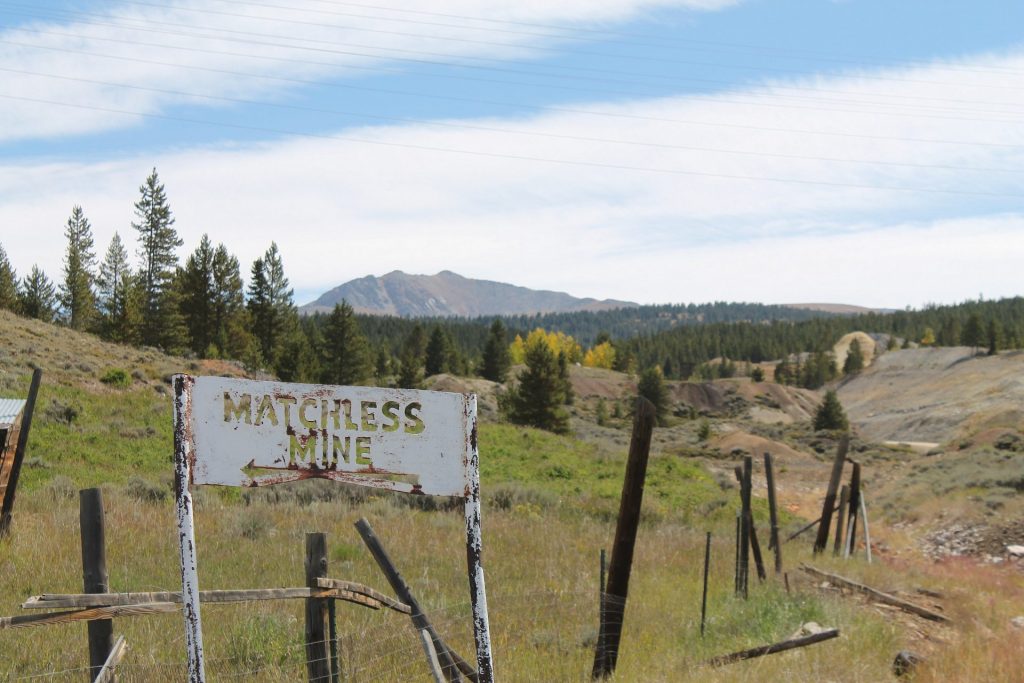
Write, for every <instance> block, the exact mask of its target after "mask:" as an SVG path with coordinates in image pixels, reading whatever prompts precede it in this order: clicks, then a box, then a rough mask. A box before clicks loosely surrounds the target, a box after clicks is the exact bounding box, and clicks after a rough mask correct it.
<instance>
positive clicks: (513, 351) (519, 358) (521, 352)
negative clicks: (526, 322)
mask: <svg viewBox="0 0 1024 683" xmlns="http://www.w3.org/2000/svg"><path fill="white" fill-rule="evenodd" d="M508 355H509V359H510V360H511V361H512V365H520V364H522V363H525V362H526V344H524V343H523V338H522V337H520V336H519V335H518V334H517V335H516V338H515V339H513V340H512V343H511V344H509V345H508Z"/></svg>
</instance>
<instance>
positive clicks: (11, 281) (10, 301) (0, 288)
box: [0, 244, 18, 312]
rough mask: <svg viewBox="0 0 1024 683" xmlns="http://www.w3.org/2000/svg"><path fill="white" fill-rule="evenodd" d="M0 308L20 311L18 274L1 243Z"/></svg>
mask: <svg viewBox="0 0 1024 683" xmlns="http://www.w3.org/2000/svg"><path fill="white" fill-rule="evenodd" d="M0 310H7V311H14V312H17V311H18V274H17V273H16V272H15V271H14V268H12V267H11V262H10V261H8V260H7V252H6V251H4V247H3V245H2V244H0Z"/></svg>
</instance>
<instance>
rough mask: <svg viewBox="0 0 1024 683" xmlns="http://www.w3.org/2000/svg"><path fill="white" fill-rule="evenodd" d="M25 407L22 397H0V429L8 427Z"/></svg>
mask: <svg viewBox="0 0 1024 683" xmlns="http://www.w3.org/2000/svg"><path fill="white" fill-rule="evenodd" d="M24 407H25V399H23V398H0V429H6V428H7V427H10V426H11V425H12V424H14V422H15V421H16V420H17V419H18V415H20V414H21V411H22V409H23V408H24Z"/></svg>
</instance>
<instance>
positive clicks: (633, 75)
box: [0, 2, 1024, 115]
mask: <svg viewBox="0 0 1024 683" xmlns="http://www.w3.org/2000/svg"><path fill="white" fill-rule="evenodd" d="M0 6H11V3H2V2H0ZM15 6H19V7H23V6H22V5H15ZM14 14H19V15H25V16H31V17H38V18H46V19H63V18H65V17H67V16H87V17H100V18H111V17H110V15H108V14H101V13H97V12H67V11H62V12H61V15H60V16H54V14H53V11H49V13H48V14H40V13H39V12H38V11H36V12H24V11H23V12H14ZM117 19H118V20H119V21H132V22H135V23H142V24H144V25H152V26H170V27H176V28H185V29H189V30H192V31H194V30H196V29H201V30H204V31H213V32H214V34H215V35H213V36H210V35H204V34H198V33H188V34H182V33H178V32H168V31H158V30H155V29H148V28H145V27H138V26H131V25H125V24H121V23H113V22H110V21H107V22H98V21H80V22H79V23H81V24H85V25H91V26H110V27H114V28H128V29H130V30H139V31H146V32H156V33H161V34H165V35H185V36H187V37H201V38H214V39H220V37H219V36H217V35H216V34H217V33H230V34H234V35H242V36H252V37H259V38H274V39H279V40H295V41H301V42H302V43H313V44H321V45H337V41H328V40H320V39H312V38H306V37H302V36H286V35H280V34H268V33H258V32H253V31H241V30H236V29H226V28H222V27H209V26H195V25H192V24H182V23H177V22H167V21H154V20H146V19H134V18H123V17H117ZM9 28H12V29H14V30H16V27H9ZM353 30H357V31H358V30H360V29H359V28H358V27H353ZM37 31H39V32H42V29H37ZM424 37H429V36H424ZM434 38H435V39H437V38H438V37H437V36H434ZM243 42H245V44H249V42H250V41H243ZM288 47H289V48H292V49H298V48H299V47H301V46H295V45H289V46H288ZM360 47H367V48H368V49H373V50H381V51H399V52H403V53H407V54H420V55H427V56H441V57H448V58H454V59H459V60H460V61H459V62H457V63H453V62H436V61H432V62H431V63H432V64H436V65H440V66H451V67H456V68H467V65H466V64H463V63H462V62H461V60H467V59H468V60H474V61H478V62H496V63H504V62H503V61H502V60H498V59H493V58H487V57H479V56H474V55H465V56H456V55H451V54H446V53H434V52H423V51H414V50H399V49H397V48H388V47H378V46H360ZM374 56H376V57H378V58H379V57H380V56H379V55H374ZM541 66H543V67H544V68H555V69H562V70H569V71H584V72H588V73H598V74H611V75H614V76H624V77H628V80H623V79H619V78H615V79H609V78H604V79H597V78H592V77H581V76H577V75H575V74H573V75H571V76H569V75H564V74H552V73H546V72H542V71H541V72H538V71H528V70H523V69H515V70H509V69H497V68H494V69H492V68H490V67H485V66H478V67H476V68H481V69H487V70H505V71H512V72H513V73H518V74H527V75H531V76H540V77H544V78H574V79H577V80H579V79H581V78H582V79H584V80H591V81H598V82H603V83H620V84H626V85H630V86H633V87H636V86H637V85H638V84H637V82H636V79H637V78H654V79H659V80H664V81H666V82H672V83H681V84H682V83H687V84H692V83H708V84H715V85H726V86H733V87H735V86H736V85H737V84H736V83H734V82H730V81H724V80H716V79H708V78H691V77H679V76H669V75H664V74H649V73H641V72H635V71H622V70H615V69H601V68H595V67H580V66H572V65H552V64H544V65H541ZM350 68H357V69H360V70H370V71H385V72H398V73H406V72H405V71H399V70H396V69H386V68H384V67H365V66H352V67H350ZM431 75H432V76H434V77H442V78H466V79H468V78H469V77H465V76H457V75H456V76H453V75H449V74H431ZM488 82H493V81H490V80H488ZM497 82H499V83H505V84H511V85H526V86H532V87H554V88H559V89H566V88H568V89H572V90H581V91H584V92H608V91H601V90H595V89H587V88H578V87H569V86H565V85H561V84H559V85H553V84H546V83H522V82H514V81H513V82H509V81H497ZM640 85H649V86H651V87H653V86H654V84H653V83H651V84H640ZM759 87H761V88H769V89H771V90H772V91H773V92H772V93H771V94H770V96H772V97H786V98H789V99H795V100H807V101H813V102H826V103H833V104H854V105H860V106H879V107H898V106H902V107H913V108H919V109H926V110H931V111H949V112H967V113H970V112H974V113H991V114H1008V115H1016V114H1024V111H1020V110H1006V109H999V110H986V109H978V108H973V107H968V108H964V107H932V106H929V105H919V104H909V103H908V104H904V103H897V102H872V101H858V100H840V99H836V98H820V97H798V96H794V95H782V94H779V93H778V92H775V91H778V90H795V91H799V92H812V93H834V94H839V95H849V93H848V92H846V91H842V90H829V89H825V88H818V87H808V86H794V85H782V84H776V83H768V84H761V85H760V86H759ZM611 92H612V94H625V95H636V94H640V93H636V92H625V93H624V92H621V91H611ZM655 94H657V95H662V94H663V92H661V91H659V92H657V93H655ZM864 95H867V96H870V97H882V98H889V99H904V100H906V99H913V100H929V101H934V102H944V103H949V104H966V103H967V102H966V101H964V100H957V99H948V98H937V97H923V96H915V95H901V94H895V93H864ZM691 96H692V97H713V96H714V95H704V94H692V95H691ZM750 96H755V97H767V96H769V95H768V94H767V93H765V94H761V93H751V95H750ZM970 102H971V103H972V104H980V105H990V106H996V107H1002V106H1006V105H1007V104H1009V103H1006V102H992V101H978V100H971V101H970Z"/></svg>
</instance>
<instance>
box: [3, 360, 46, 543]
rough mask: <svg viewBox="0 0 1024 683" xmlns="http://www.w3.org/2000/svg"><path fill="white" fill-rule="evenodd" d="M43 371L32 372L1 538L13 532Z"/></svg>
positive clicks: (6, 500)
mask: <svg viewBox="0 0 1024 683" xmlns="http://www.w3.org/2000/svg"><path fill="white" fill-rule="evenodd" d="M42 378H43V371H42V370H40V369H39V368H36V369H35V370H33V371H32V383H31V384H30V385H29V388H28V397H27V399H26V400H25V407H24V408H23V409H22V413H21V426H20V427H19V431H18V445H17V446H16V447H15V450H14V461H13V462H12V463H11V473H10V474H9V475H8V477H7V490H6V491H4V496H3V506H2V507H0V538H2V537H4V536H6V535H7V534H8V533H10V531H11V515H12V514H14V496H15V494H17V492H18V479H19V478H20V477H21V463H22V461H23V460H24V459H25V448H26V447H27V446H28V432H29V429H30V428H31V427H32V414H33V413H34V412H35V410H36V396H38V395H39V382H40V381H42Z"/></svg>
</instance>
